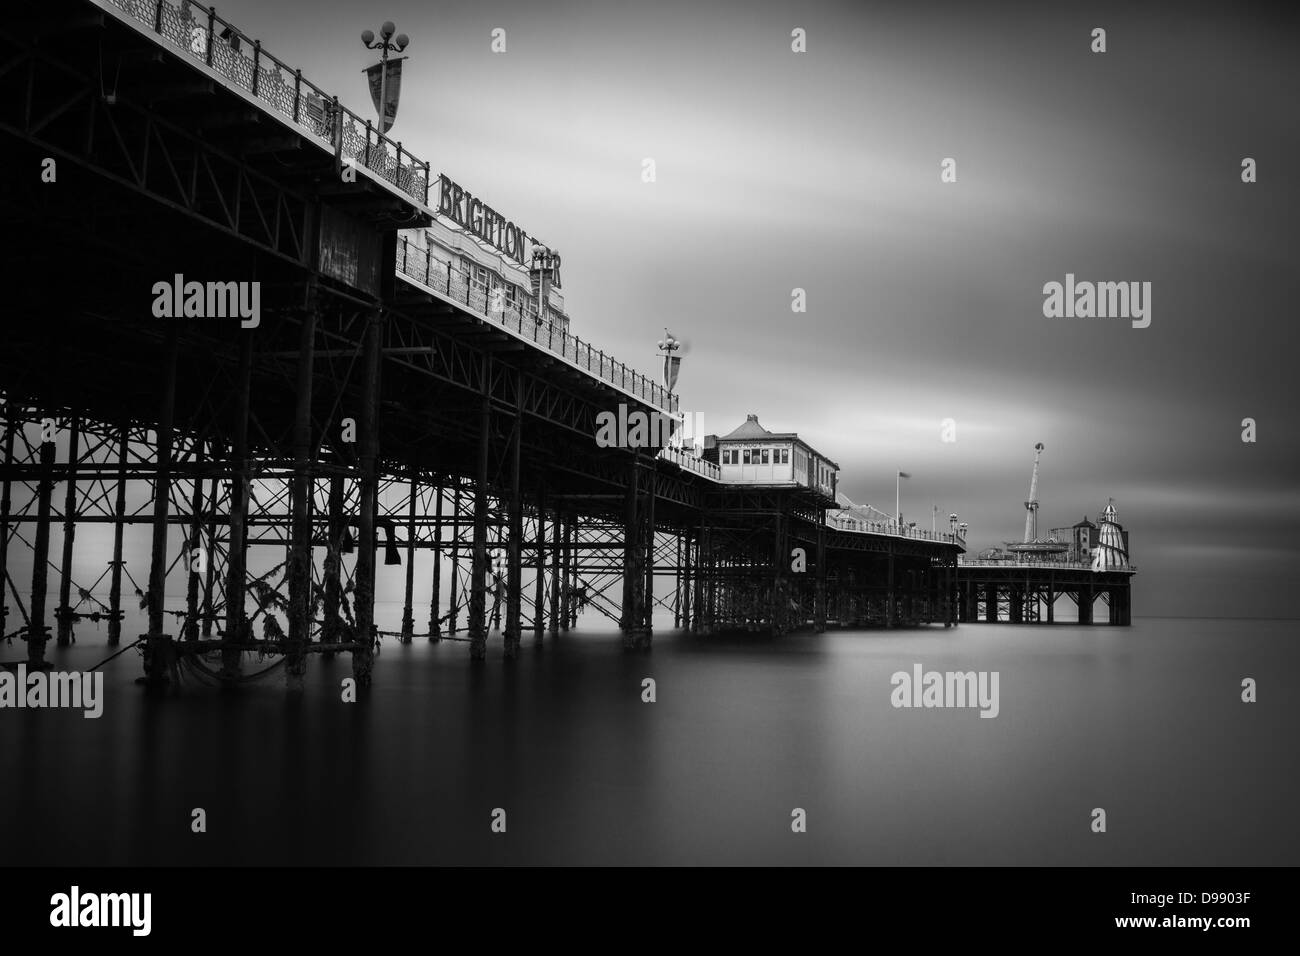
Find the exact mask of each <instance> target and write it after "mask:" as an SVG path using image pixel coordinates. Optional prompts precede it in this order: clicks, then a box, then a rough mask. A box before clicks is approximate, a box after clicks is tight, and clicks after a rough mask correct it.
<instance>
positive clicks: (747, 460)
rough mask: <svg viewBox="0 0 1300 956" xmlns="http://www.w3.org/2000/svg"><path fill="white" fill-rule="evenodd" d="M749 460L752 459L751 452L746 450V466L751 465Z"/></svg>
mask: <svg viewBox="0 0 1300 956" xmlns="http://www.w3.org/2000/svg"><path fill="white" fill-rule="evenodd" d="M749 458H750V451H749V449H748V448H746V449H745V464H746V465H748V464H749V463H750V462H749Z"/></svg>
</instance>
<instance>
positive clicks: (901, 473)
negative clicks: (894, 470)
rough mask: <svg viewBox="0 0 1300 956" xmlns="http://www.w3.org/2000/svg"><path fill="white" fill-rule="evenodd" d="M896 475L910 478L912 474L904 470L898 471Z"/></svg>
mask: <svg viewBox="0 0 1300 956" xmlns="http://www.w3.org/2000/svg"><path fill="white" fill-rule="evenodd" d="M898 477H899V478H911V477H912V476H911V475H909V474H908V473H907V472H905V471H900V472H899V473H898Z"/></svg>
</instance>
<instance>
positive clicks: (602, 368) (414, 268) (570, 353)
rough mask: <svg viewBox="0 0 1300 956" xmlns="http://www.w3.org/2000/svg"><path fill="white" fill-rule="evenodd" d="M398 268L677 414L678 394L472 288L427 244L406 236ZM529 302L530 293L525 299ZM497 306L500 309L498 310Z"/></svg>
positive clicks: (520, 304)
mask: <svg viewBox="0 0 1300 956" xmlns="http://www.w3.org/2000/svg"><path fill="white" fill-rule="evenodd" d="M397 271H398V272H399V273H400V274H402V275H404V276H407V277H408V278H411V279H414V280H415V281H416V282H419V283H420V284H421V285H424V286H426V287H427V288H430V289H433V290H435V291H438V292H441V293H442V294H443V295H445V296H447V297H448V298H450V299H452V300H453V301H455V302H460V303H462V304H464V305H465V306H467V307H468V308H470V309H473V310H474V311H476V312H478V313H480V314H481V315H483V316H485V317H486V318H488V319H489V320H491V321H495V322H499V324H501V325H502V326H504V327H505V328H507V329H510V330H511V331H513V332H516V333H517V334H519V335H520V336H522V337H523V338H524V339H526V340H528V341H530V342H533V343H534V344H536V345H537V346H538V347H539V348H543V349H546V350H547V351H548V352H552V353H554V354H556V355H559V356H562V357H563V358H565V359H568V360H569V361H570V362H573V363H574V364H575V365H577V366H578V367H580V368H585V369H586V370H587V371H588V372H590V373H591V374H592V375H594V376H595V377H597V378H599V379H601V380H602V381H605V382H609V383H610V384H611V385H616V386H618V387H619V388H621V389H623V390H624V391H626V392H630V393H631V394H632V395H635V396H636V397H637V398H640V399H643V400H644V401H647V402H649V403H650V404H652V405H654V406H656V407H658V408H662V409H664V410H665V411H669V412H676V411H677V407H678V402H679V400H678V397H677V396H676V395H674V394H673V393H671V392H669V391H668V390H667V389H666V388H664V387H663V386H662V385H660V384H659V383H658V382H655V381H653V380H651V379H650V378H649V377H648V376H645V375H642V374H641V373H640V372H637V371H635V370H633V369H629V368H628V367H627V365H626V364H624V363H622V362H618V361H615V360H614V358H613V357H612V356H609V355H606V354H605V353H604V352H603V351H601V350H600V349H596V348H593V347H592V345H591V344H590V343H589V342H584V341H582V339H580V338H578V337H577V336H576V335H570V334H569V333H568V332H567V331H565V330H564V329H557V328H556V326H555V323H553V322H551V321H549V320H546V321H543V320H542V318H541V317H540V315H539V314H538V313H537V312H536V311H534V310H533V309H532V308H531V307H529V306H527V305H525V303H524V301H520V300H516V301H515V302H513V303H509V302H506V301H505V300H504V296H500V297H498V296H490V295H488V294H487V293H486V292H484V291H481V290H479V289H476V288H475V284H474V282H472V281H471V278H470V276H469V274H468V273H466V272H465V271H464V270H462V269H457V268H456V267H455V266H453V265H451V264H450V263H446V262H443V261H442V260H441V259H439V258H438V257H436V256H434V255H433V253H432V251H431V250H430V249H429V248H428V247H427V246H426V247H423V248H421V247H420V246H417V245H414V244H413V243H411V241H410V240H409V239H408V238H407V237H406V236H403V237H402V241H401V242H400V243H398V247H397ZM528 302H529V303H531V302H532V299H531V297H528ZM498 306H500V309H499V310H498V308H497V307H498Z"/></svg>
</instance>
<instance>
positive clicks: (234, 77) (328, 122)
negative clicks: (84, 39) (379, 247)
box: [107, 0, 432, 206]
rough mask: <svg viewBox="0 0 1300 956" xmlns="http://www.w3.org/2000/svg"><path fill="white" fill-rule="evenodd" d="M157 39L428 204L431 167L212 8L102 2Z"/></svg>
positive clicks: (158, 1) (340, 156)
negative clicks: (141, 26)
mask: <svg viewBox="0 0 1300 956" xmlns="http://www.w3.org/2000/svg"><path fill="white" fill-rule="evenodd" d="M107 2H108V3H111V4H112V5H113V6H115V7H117V8H118V9H119V10H121V11H122V12H123V13H125V14H127V15H128V16H129V17H131V18H132V19H134V20H136V21H137V22H139V23H141V24H143V25H144V26H145V27H146V28H147V29H149V30H150V31H152V32H153V33H155V34H157V35H158V37H160V38H161V39H164V40H166V41H168V43H170V44H171V45H172V46H174V47H176V48H177V49H178V50H180V51H181V52H182V53H186V54H188V55H189V56H190V57H191V58H192V59H195V60H197V61H199V62H200V63H202V64H203V65H204V66H206V67H207V68H208V69H210V70H213V71H214V72H216V73H219V74H220V75H221V76H224V77H225V78H226V79H228V80H230V81H231V82H232V83H234V84H235V85H236V86H238V87H239V88H241V89H243V90H244V91H246V92H247V93H249V94H250V95H252V96H253V97H255V98H256V99H258V100H260V101H261V102H262V103H263V104H265V105H266V106H268V107H270V108H271V109H273V110H275V111H276V112H277V113H279V114H280V115H281V116H282V117H283V118H284V119H285V120H287V121H288V122H290V123H291V124H293V126H294V127H295V128H297V129H298V130H299V131H300V132H302V133H304V134H305V135H307V136H309V137H311V138H312V139H314V140H315V141H316V142H317V143H319V144H321V145H323V146H325V147H326V148H327V149H329V150H330V152H332V153H334V155H335V157H336V158H337V160H338V161H339V163H344V162H349V161H350V162H354V163H356V164H357V165H360V166H364V167H365V168H367V169H369V170H370V171H371V172H373V173H375V174H376V175H377V176H379V177H380V178H381V179H383V180H384V181H385V182H388V183H389V184H391V185H392V186H394V187H395V188H396V189H398V190H399V191H400V192H403V193H405V194H406V195H408V196H410V197H411V198H412V199H415V200H417V201H418V202H420V203H422V204H424V205H425V206H428V205H429V191H430V188H431V185H432V183H431V176H430V166H429V163H428V162H427V161H424V160H421V159H419V158H418V157H416V156H413V155H411V152H410V151H409V150H407V149H405V148H404V147H403V146H402V144H401V142H400V141H398V140H393V139H390V138H389V137H387V136H385V135H384V134H383V133H381V132H380V131H379V130H377V129H375V127H374V124H373V123H371V122H370V121H369V120H363V119H362V118H361V117H360V116H358V115H357V114H356V113H354V112H352V110H350V109H348V108H347V107H346V106H343V105H342V104H341V103H340V102H339V98H338V97H337V96H331V95H330V94H328V93H326V92H325V91H324V90H323V89H321V88H320V87H319V86H317V85H316V84H315V83H313V82H311V80H309V79H307V78H306V77H305V76H303V75H302V70H298V69H294V68H293V67H290V66H289V65H288V64H287V63H285V62H284V61H283V60H281V59H279V58H278V57H276V56H275V55H274V54H272V53H270V52H268V51H267V50H266V49H264V48H263V47H262V42H261V41H260V40H255V39H253V38H252V37H250V36H249V35H248V34H247V33H245V32H244V31H242V30H240V29H239V28H238V27H236V26H235V25H234V24H233V23H231V22H230V21H229V20H226V19H223V18H222V17H221V16H220V15H218V14H217V11H216V8H215V7H202V6H200V5H199V4H197V3H194V2H192V0H107Z"/></svg>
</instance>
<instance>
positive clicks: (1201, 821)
mask: <svg viewBox="0 0 1300 956" xmlns="http://www.w3.org/2000/svg"><path fill="white" fill-rule="evenodd" d="M1298 632H1300V625H1297V624H1296V622H1245V621H1205V620H1159V619H1155V620H1153V619H1144V620H1139V622H1138V623H1137V624H1136V625H1135V626H1133V627H1132V628H1130V629H1127V630H1123V629H1114V630H1111V629H1107V628H1104V627H1095V628H1084V627H1078V626H1075V625H1062V626H1058V627H1056V628H1053V629H1050V630H1049V629H1047V628H1033V627H1022V628H1015V627H1011V626H1009V625H965V626H962V627H960V628H956V629H953V630H947V631H945V630H944V629H943V628H937V629H936V628H931V629H928V630H913V631H897V632H892V633H886V632H881V631H869V632H830V633H827V634H824V635H811V634H806V635H794V636H790V637H786V638H784V639H780V640H771V639H767V638H759V639H755V638H753V637H750V636H744V637H732V638H724V637H717V636H714V637H709V638H703V637H691V636H688V635H682V634H674V633H671V632H670V631H667V630H661V631H659V632H658V633H657V635H656V637H655V644H654V648H653V650H652V651H651V652H650V653H648V654H626V653H624V652H623V650H622V649H621V646H620V643H619V640H618V636H617V635H616V634H615V633H613V632H612V631H608V630H606V631H599V632H598V631H592V630H587V629H582V628H580V629H579V630H578V631H576V632H571V634H570V635H568V636H565V637H562V638H560V639H559V640H557V641H551V640H549V639H548V640H547V642H546V643H545V645H544V646H543V647H538V646H536V645H535V644H534V642H533V639H532V635H531V632H529V633H528V634H527V635H526V637H525V639H524V645H523V650H522V653H521V656H520V658H519V659H518V660H516V661H514V662H506V661H504V660H503V659H502V657H501V641H500V636H499V635H497V634H494V635H493V640H492V642H491V643H490V645H489V659H488V662H487V664H486V666H479V667H472V666H471V665H470V662H469V660H468V657H469V652H468V647H467V645H466V644H464V643H461V642H443V643H442V644H439V645H429V644H427V643H426V642H424V641H423V640H417V642H416V643H415V644H414V645H412V646H409V647H403V646H400V645H397V644H395V643H394V642H392V641H391V640H388V641H386V642H385V644H384V646H383V651H382V654H381V656H380V658H379V660H378V662H377V666H376V671H375V685H374V689H373V691H372V694H371V696H370V698H369V699H368V700H366V701H364V702H362V703H359V704H355V705H345V704H343V703H341V702H339V693H338V687H339V682H340V681H341V680H342V678H344V677H346V676H348V675H349V674H350V673H351V670H350V664H349V663H348V660H347V658H346V657H342V658H339V659H336V660H334V661H323V660H315V659H313V660H312V661H311V669H310V671H309V674H308V679H307V689H306V691H305V692H304V693H303V694H302V695H301V696H300V697H297V698H291V697H289V696H287V695H286V693H285V690H284V686H283V684H284V681H283V676H282V674H280V673H278V672H277V674H276V675H275V676H274V677H273V678H272V679H271V680H269V681H267V682H264V683H262V684H256V685H252V686H251V687H250V688H249V689H247V690H245V691H242V692H240V693H239V694H237V695H227V694H222V693H219V692H217V691H215V690H212V689H208V688H204V687H200V686H187V687H186V688H185V689H183V690H182V691H181V692H180V693H179V694H173V695H171V696H166V697H150V696H147V695H146V694H144V693H143V692H142V689H141V688H140V687H138V686H136V685H135V684H134V683H133V679H134V678H135V677H136V676H137V675H138V674H139V673H140V664H139V658H138V656H137V654H136V652H135V651H130V652H128V653H127V654H125V655H123V656H122V657H120V658H118V660H116V661H114V662H113V663H111V664H109V665H108V666H107V668H106V694H107V703H106V708H105V714H104V716H103V717H102V718H101V719H99V720H86V719H83V718H82V717H81V716H80V713H79V712H63V711H41V712H34V711H14V710H3V711H0V773H2V774H3V781H4V785H3V788H2V789H0V847H2V848H3V850H2V851H0V852H2V853H3V856H4V862H5V863H9V864H37V863H60V864H100V863H114V864H151V863H179V864H226V863H295V862H302V863H367V864H369V863H394V864H505V863H528V864H540V863H559V864H589V863H612V864H623V863H637V864H706V863H721V864H751V863H778V864H783V863H789V864H794V863H830V864H978V863H989V864H1009V863H1037V864H1058V863H1082V864H1191V865H1198V864H1213V865H1223V864H1296V863H1300V822H1297V810H1296V808H1297V806H1300V757H1298V755H1297V747H1296V737H1295V734H1296V729H1297V727H1300V694H1298V693H1297V690H1300V680H1297V670H1298V668H1300V633H1298ZM79 638H80V640H79V643H78V644H77V645H76V646H75V647H73V648H72V649H70V650H67V651H59V650H57V649H56V648H54V647H53V646H51V648H50V653H51V657H52V659H53V660H54V663H55V667H56V668H58V669H77V668H84V667H88V666H90V665H92V664H93V663H95V662H97V661H99V660H101V659H102V658H103V657H104V656H105V655H106V653H107V652H106V650H105V648H104V636H103V633H102V631H101V632H99V633H96V632H95V631H94V630H93V628H87V629H86V630H85V632H84V633H81V634H79ZM20 653H21V651H20V649H19V647H18V646H17V645H14V646H13V647H10V648H8V649H7V651H6V652H5V653H3V655H2V656H3V657H5V658H9V659H12V658H15V657H17V656H19V655H20ZM916 662H919V663H921V664H923V665H924V666H925V668H926V669H927V670H929V669H933V670H941V671H942V670H996V671H999V672H1000V675H1001V678H1000V698H1001V700H1000V703H1001V713H1000V715H999V716H998V717H997V718H996V719H992V720H989V719H980V718H979V717H978V713H977V711H975V710H896V709H894V708H893V707H891V706H890V700H889V698H890V690H891V687H890V683H889V679H890V675H891V674H892V673H893V672H895V671H897V670H910V669H911V666H912V664H913V663H916ZM250 669H251V667H250ZM1245 676H1250V677H1254V678H1256V680H1257V681H1258V684H1259V702H1258V703H1255V704H1243V703H1241V702H1240V689H1239V688H1240V681H1241V678H1242V677H1245ZM643 677H653V678H654V679H655V680H656V682H657V696H658V700H657V702H656V703H654V704H645V703H642V701H641V680H642V678H643ZM194 807H203V808H204V809H205V810H206V811H207V815H208V832H207V834H205V835H194V834H192V833H191V832H190V811H191V809H192V808H194ZM496 807H501V808H504V809H505V810H506V812H507V827H508V829H507V833H506V834H505V835H494V834H493V833H491V832H490V828H489V823H490V814H491V812H492V810H493V808H496ZM795 807H801V808H803V809H805V810H806V811H807V814H808V832H807V833H805V834H794V833H792V832H791V830H790V813H791V810H792V808H795ZM1094 807H1104V808H1105V809H1106V811H1107V815H1108V821H1107V822H1108V832H1107V833H1105V834H1104V835H1097V834H1093V833H1092V832H1090V829H1089V821H1090V812H1091V810H1092V808H1094Z"/></svg>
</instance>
